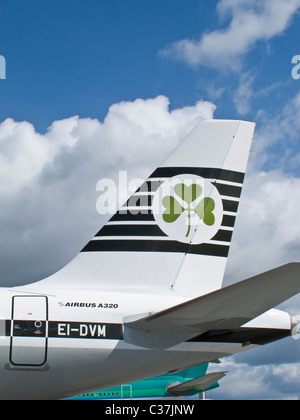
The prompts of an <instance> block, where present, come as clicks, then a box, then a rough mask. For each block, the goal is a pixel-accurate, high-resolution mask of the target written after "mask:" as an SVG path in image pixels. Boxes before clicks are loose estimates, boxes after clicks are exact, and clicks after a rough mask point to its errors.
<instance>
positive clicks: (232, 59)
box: [161, 0, 300, 71]
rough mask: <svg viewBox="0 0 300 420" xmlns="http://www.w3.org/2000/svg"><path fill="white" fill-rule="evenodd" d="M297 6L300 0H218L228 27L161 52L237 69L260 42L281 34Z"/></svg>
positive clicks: (221, 14)
mask: <svg viewBox="0 0 300 420" xmlns="http://www.w3.org/2000/svg"><path fill="white" fill-rule="evenodd" d="M299 7H300V0H265V1H263V2H261V1H260V0H250V1H249V0H220V1H219V3H218V4H217V12H218V16H219V20H220V21H221V22H224V21H227V20H228V19H230V23H229V24H228V26H226V27H224V28H222V29H217V30H215V31H212V32H206V33H204V34H202V36H201V38H200V39H199V40H191V39H183V40H179V41H177V42H174V43H173V44H171V45H170V46H168V47H166V48H165V49H164V50H163V51H162V52H161V54H163V55H164V56H168V57H175V58H177V59H180V60H183V61H185V62H186V63H188V64H190V65H192V66H198V65H203V66H208V67H212V68H214V69H217V70H224V69H230V70H234V71H237V70H239V69H240V65H241V59H242V57H243V56H244V55H245V54H246V53H248V51H249V50H250V49H251V48H252V47H253V46H254V45H255V44H256V43H257V42H259V41H268V40H269V39H271V38H273V37H274V36H277V35H281V34H282V33H283V32H284V30H285V29H286V28H287V27H288V25H289V24H290V21H291V18H292V17H293V16H294V14H295V13H296V11H297V10H298V8H299Z"/></svg>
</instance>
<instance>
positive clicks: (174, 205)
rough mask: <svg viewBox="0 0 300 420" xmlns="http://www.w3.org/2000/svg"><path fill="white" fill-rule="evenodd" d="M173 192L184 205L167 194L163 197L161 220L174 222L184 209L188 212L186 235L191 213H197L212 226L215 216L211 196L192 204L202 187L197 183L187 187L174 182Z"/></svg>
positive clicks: (187, 234) (189, 227) (189, 228)
mask: <svg viewBox="0 0 300 420" xmlns="http://www.w3.org/2000/svg"><path fill="white" fill-rule="evenodd" d="M174 192H175V195H177V197H179V198H180V199H181V200H182V201H183V202H184V205H181V204H180V202H179V201H178V199H177V198H175V197H173V196H171V195H168V196H165V197H163V200H162V204H163V206H164V208H165V211H164V212H163V216H162V217H163V220H164V221H165V222H166V223H174V222H175V221H176V220H177V219H178V218H179V217H180V216H181V215H182V213H184V212H185V211H186V212H187V213H188V230H187V233H186V237H188V236H189V234H190V231H191V214H192V213H193V212H194V213H196V214H197V216H198V217H199V219H200V220H202V221H203V223H205V224H206V225H207V226H212V225H213V224H214V223H215V216H214V214H213V211H214V209H215V202H214V200H213V199H212V198H209V197H204V198H202V200H200V201H199V203H198V204H197V205H196V206H192V204H193V203H194V202H195V201H196V200H197V199H199V198H200V197H201V195H202V187H201V186H200V185H198V184H191V185H190V186H189V187H188V186H187V185H185V184H176V185H175V187H174Z"/></svg>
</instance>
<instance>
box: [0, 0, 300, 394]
mask: <svg viewBox="0 0 300 420" xmlns="http://www.w3.org/2000/svg"><path fill="white" fill-rule="evenodd" d="M299 23H300V0H265V1H263V2H262V1H260V0H210V1H204V0H189V1H184V0H163V1H160V2H159V1H157V0H153V1H151V2H150V1H148V0H142V1H141V0H126V1H124V0H122V1H121V0H86V1H83V0H51V1H49V0H43V1H40V2H38V1H37V0H9V1H5V0H0V55H2V56H3V57H5V60H6V79H0V203H1V205H0V242H1V243H3V244H5V247H4V248H5V249H3V250H2V253H1V255H0V267H1V272H0V282H1V286H14V285H20V284H26V283H28V282H32V281H37V280H39V279H41V278H44V277H46V276H47V275H50V274H52V273H53V272H55V271H56V270H58V269H59V268H61V267H62V266H63V265H64V264H66V263H67V262H68V261H70V259H71V258H72V257H73V256H74V255H76V253H77V252H78V250H80V249H82V247H83V246H84V245H85V244H86V243H87V242H88V241H89V239H90V237H92V235H93V234H94V233H95V232H96V231H98V230H99V226H101V225H102V224H103V223H104V222H105V217H102V216H100V215H99V214H98V213H97V209H96V202H97V198H98V197H99V192H97V188H96V185H97V182H98V180H99V179H102V178H106V177H110V178H112V179H115V180H116V181H117V178H118V171H119V170H128V173H129V176H131V177H133V178H136V177H146V176H147V175H149V173H151V172H152V170H153V169H154V168H155V167H156V166H157V165H158V164H159V163H160V162H161V161H162V158H163V157H164V156H163V155H165V156H166V155H167V154H168V153H169V152H170V150H172V148H173V147H174V146H175V145H176V144H177V143H178V141H180V140H181V139H182V137H183V136H184V135H185V134H187V133H188V132H189V131H190V130H191V128H193V126H194V125H195V124H196V123H198V122H199V121H201V120H203V119H205V118H212V117H214V118H230V119H244V120H251V121H254V122H256V124H257V128H256V132H255V139H254V143H253V148H252V153H251V155H250V160H249V170H248V174H247V177H246V182H245V186H244V190H243V195H242V200H241V204H240V210H239V216H238V218H237V224H236V228H235V233H234V236H233V243H232V247H231V251H230V256H229V260H228V266H227V270H226V274H225V283H226V284H228V283H232V282H235V281H239V280H242V279H244V278H246V277H249V276H251V275H254V274H257V273H259V272H262V271H265V270H267V269H271V268H273V267H276V266H279V265H281V264H285V263H287V262H289V261H299V260H300V214H299V211H298V208H299V206H300V143H299V140H300V134H299V133H300V79H299V80H295V79H293V78H292V74H291V73H292V68H293V66H294V65H293V64H292V63H291V61H292V58H293V57H294V56H295V55H300V47H299V46H298V41H299V35H300V29H299V28H300V25H299ZM0 63H1V62H0ZM0 70H1V69H0ZM299 74H300V71H299ZM0 75H1V72H0ZM283 308H284V309H286V310H289V311H290V312H293V313H296V314H298V313H299V312H300V299H299V297H296V298H294V299H292V300H290V301H288V302H287V303H286V304H285V306H284V307H283ZM223 364H224V366H223V367H224V370H229V371H230V375H227V377H226V378H224V379H223V380H222V386H221V388H220V389H218V390H216V391H213V392H212V396H213V398H216V399H217V398H225V399H232V398H234V399H239V398H247V399H252V398H254V399H255V398H263V399H269V398H270V399H284V398H293V399H296V398H299V397H300V379H299V378H300V348H299V342H298V341H296V340H292V339H286V340H283V341H282V342H280V343H275V344H270V345H268V346H266V347H263V348H262V349H259V350H256V351H253V352H246V353H245V354H242V355H239V356H236V357H235V358H233V359H228V360H227V359H226V360H225V362H223ZM217 369H219V366H217Z"/></svg>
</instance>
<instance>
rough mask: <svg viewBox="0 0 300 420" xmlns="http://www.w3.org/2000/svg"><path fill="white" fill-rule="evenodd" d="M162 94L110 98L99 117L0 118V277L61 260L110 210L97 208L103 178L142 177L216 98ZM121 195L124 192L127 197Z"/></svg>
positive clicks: (32, 276)
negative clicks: (42, 125)
mask: <svg viewBox="0 0 300 420" xmlns="http://www.w3.org/2000/svg"><path fill="white" fill-rule="evenodd" d="M169 105H170V104H169V100H168V98H166V97H164V96H158V97H157V98H153V99H146V100H143V99H137V100H135V101H133V102H121V103H118V104H114V105H112V106H111V107H110V108H109V110H108V113H107V115H106V117H105V119H104V121H103V122H101V121H99V120H97V119H90V118H79V117H78V116H74V117H71V118H68V119H64V120H60V121H54V122H53V123H52V125H51V126H50V127H49V129H48V130H47V132H46V133H45V134H43V135H42V134H39V133H37V132H36V131H35V128H34V126H33V125H32V124H30V123H29V122H16V121H13V120H12V119H7V120H5V121H3V122H2V123H1V124H0V202H1V206H0V226H1V231H0V241H1V243H2V244H5V246H2V252H1V255H0V267H1V273H0V284H1V285H2V286H13V285H18V284H25V283H27V282H31V281H36V280H39V279H41V278H43V277H45V276H47V275H49V274H52V273H53V272H55V271H56V270H57V269H59V268H61V267H62V266H63V265H64V264H66V263H67V262H68V261H69V260H70V259H71V258H72V257H73V256H74V255H75V254H76V253H77V252H78V251H79V250H80V249H81V247H83V246H84V245H85V244H86V243H87V242H88V241H89V239H90V238H91V236H92V235H94V234H95V232H96V231H97V229H98V228H100V226H101V225H102V224H103V223H104V222H105V221H106V219H107V218H108V216H103V217H101V216H100V215H99V214H98V213H97V211H96V202H97V198H98V197H97V194H99V193H97V191H96V185H97V182H98V181H99V179H101V178H111V179H114V180H115V181H116V182H118V171H119V170H127V171H128V178H129V179H130V177H133V178H136V177H139V178H146V177H147V176H148V175H149V174H150V173H151V171H152V170H153V169H154V168H155V167H157V166H158V165H159V164H160V163H161V161H162V160H163V159H164V158H165V157H166V156H167V155H168V154H169V152H170V151H171V150H172V149H173V148H174V147H175V146H176V145H177V144H178V142H179V141H180V140H181V139H182V138H183V137H184V136H185V135H186V134H187V133H188V132H189V131H190V130H191V129H192V128H193V127H194V126H195V125H196V124H197V123H199V122H200V121H202V120H203V119H208V118H212V117H213V113H214V110H215V105H214V104H212V103H210V102H202V101H200V102H197V103H196V104H195V105H194V106H191V107H183V108H180V109H174V110H170V107H169ZM124 199H125V198H124Z"/></svg>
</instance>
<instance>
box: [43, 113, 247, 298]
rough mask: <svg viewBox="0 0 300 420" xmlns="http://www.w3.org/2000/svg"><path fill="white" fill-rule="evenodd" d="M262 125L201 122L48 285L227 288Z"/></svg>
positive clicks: (188, 291) (186, 292) (190, 291)
mask: <svg viewBox="0 0 300 420" xmlns="http://www.w3.org/2000/svg"><path fill="white" fill-rule="evenodd" d="M253 131H254V124H253V123H249V122H243V121H230V120H208V121H204V122H202V123H201V124H199V125H198V126H197V127H196V128H195V129H194V130H193V131H192V132H191V133H190V134H189V135H188V136H187V137H186V139H185V140H184V141H183V142H182V143H181V144H180V145H179V146H178V147H177V148H176V149H175V151H174V152H173V153H171V155H170V156H169V157H168V158H167V159H166V161H165V162H164V163H163V164H162V165H161V166H160V167H159V168H157V169H156V170H155V171H154V172H153V173H152V175H151V176H150V177H149V178H148V180H147V181H146V182H145V183H144V184H143V185H142V186H141V187H140V188H139V189H138V190H137V191H136V192H135V193H134V194H133V195H132V197H131V198H130V199H129V200H128V201H127V202H126V203H125V204H124V205H123V206H122V207H121V208H120V210H119V211H118V212H117V213H116V214H115V215H113V216H112V218H111V219H110V220H109V222H108V223H106V225H105V226H104V227H103V228H102V229H101V230H100V231H99V232H98V233H97V234H96V236H95V237H94V238H93V239H92V240H91V241H90V242H89V243H88V244H87V245H86V246H85V247H84V248H83V250H82V251H81V252H80V254H79V255H78V256H77V257H76V258H75V259H74V260H73V261H71V263H70V264H68V265H67V266H66V267H65V268H64V269H62V270H61V271H60V272H58V273H56V274H55V275H54V276H51V277H49V278H48V279H46V280H44V281H42V282H40V284H43V285H45V282H47V283H48V286H50V284H51V286H55V287H64V288H65V287H68V286H69V285H72V287H73V288H84V289H86V290H87V289H91V290H94V289H97V288H101V289H103V288H107V289H117V290H122V289H123V290H124V289H126V290H141V289H142V290H145V289H152V291H153V290H155V291H156V292H157V293H163V292H164V291H167V292H170V291H171V290H173V291H175V292H177V293H179V294H180V295H182V296H184V297H196V296H200V295H203V294H206V293H209V292H211V291H213V290H216V289H218V288H220V287H221V285H222V281H223V276H224V271H225V265H226V261H227V256H228V252H229V246H230V242H231V238H232V233H233V228H234V223H235V218H236V214H237V210H238V204H239V199H240V195H241V190H242V185H243V181H244V175H245V170H246V166H247V161H248V156H249V151H250V146H251V141H252V137H253Z"/></svg>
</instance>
